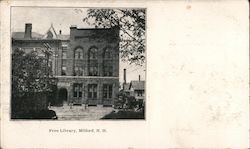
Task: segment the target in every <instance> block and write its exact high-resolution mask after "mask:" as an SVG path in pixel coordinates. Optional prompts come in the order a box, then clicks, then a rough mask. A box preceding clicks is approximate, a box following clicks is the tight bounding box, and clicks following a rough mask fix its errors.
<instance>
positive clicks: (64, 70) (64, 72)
mask: <svg viewBox="0 0 250 149" xmlns="http://www.w3.org/2000/svg"><path fill="white" fill-rule="evenodd" d="M66 71H67V67H66V66H62V73H61V74H62V76H65V75H66Z"/></svg>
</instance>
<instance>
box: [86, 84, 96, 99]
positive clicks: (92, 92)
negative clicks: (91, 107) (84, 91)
mask: <svg viewBox="0 0 250 149" xmlns="http://www.w3.org/2000/svg"><path fill="white" fill-rule="evenodd" d="M88 98H90V99H96V98H97V84H89V85H88Z"/></svg>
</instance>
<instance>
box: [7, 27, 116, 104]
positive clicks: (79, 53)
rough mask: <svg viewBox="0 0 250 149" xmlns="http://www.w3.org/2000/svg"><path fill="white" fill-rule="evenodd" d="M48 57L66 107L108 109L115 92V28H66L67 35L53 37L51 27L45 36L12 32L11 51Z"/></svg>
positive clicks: (30, 29) (59, 93)
mask: <svg viewBox="0 0 250 149" xmlns="http://www.w3.org/2000/svg"><path fill="white" fill-rule="evenodd" d="M17 48H19V49H22V50H24V51H25V52H26V53H29V52H31V51H36V52H37V53H38V54H39V56H48V58H49V65H51V67H52V72H53V75H54V77H56V78H58V80H59V81H58V84H57V86H58V97H59V98H60V100H64V101H66V102H67V103H73V104H88V105H104V106H112V105H113V103H114V98H115V96H116V94H117V93H118V91H119V28H118V27H113V28H103V29H96V28H88V29H80V28H77V27H76V26H71V27H70V35H62V32H61V31H59V33H58V34H57V33H56V31H55V29H54V27H53V25H51V27H50V28H49V29H48V31H47V32H46V34H45V35H41V34H39V33H35V32H32V24H26V25H25V32H13V34H12V49H13V50H15V49H17Z"/></svg>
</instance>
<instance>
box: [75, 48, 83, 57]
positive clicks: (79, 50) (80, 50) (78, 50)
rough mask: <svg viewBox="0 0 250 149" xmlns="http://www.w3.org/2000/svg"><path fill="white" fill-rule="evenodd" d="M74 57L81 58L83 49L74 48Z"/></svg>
mask: <svg viewBox="0 0 250 149" xmlns="http://www.w3.org/2000/svg"><path fill="white" fill-rule="evenodd" d="M75 59H83V49H82V48H77V49H76V50H75Z"/></svg>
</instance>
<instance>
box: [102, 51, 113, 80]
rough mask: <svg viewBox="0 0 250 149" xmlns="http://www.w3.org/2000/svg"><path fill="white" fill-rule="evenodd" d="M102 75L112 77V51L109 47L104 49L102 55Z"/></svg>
mask: <svg viewBox="0 0 250 149" xmlns="http://www.w3.org/2000/svg"><path fill="white" fill-rule="evenodd" d="M103 75H104V76H112V75H113V61H112V50H111V48H110V47H108V48H106V49H105V50H104V53H103Z"/></svg>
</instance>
